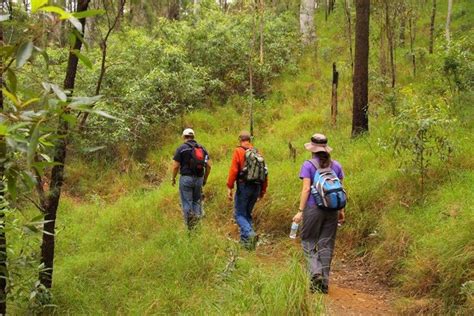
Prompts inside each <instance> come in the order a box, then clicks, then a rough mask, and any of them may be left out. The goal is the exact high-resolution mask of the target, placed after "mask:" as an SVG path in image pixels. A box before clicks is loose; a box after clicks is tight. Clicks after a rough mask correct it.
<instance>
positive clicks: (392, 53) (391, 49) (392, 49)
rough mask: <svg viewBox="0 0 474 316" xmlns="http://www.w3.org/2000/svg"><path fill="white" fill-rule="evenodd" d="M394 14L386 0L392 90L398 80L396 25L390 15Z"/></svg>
mask: <svg viewBox="0 0 474 316" xmlns="http://www.w3.org/2000/svg"><path fill="white" fill-rule="evenodd" d="M391 14H394V12H390V8H389V4H388V0H385V31H386V35H387V41H388V52H389V57H390V75H391V79H392V81H391V85H392V88H395V78H396V73H395V47H394V46H395V45H394V40H393V39H394V35H395V32H394V30H393V28H394V27H395V25H393V24H394V23H391V20H390V15H391Z"/></svg>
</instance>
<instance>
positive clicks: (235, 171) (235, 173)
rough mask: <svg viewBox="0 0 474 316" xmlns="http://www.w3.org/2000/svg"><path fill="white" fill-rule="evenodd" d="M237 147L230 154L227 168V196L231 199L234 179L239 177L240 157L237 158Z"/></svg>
mask: <svg viewBox="0 0 474 316" xmlns="http://www.w3.org/2000/svg"><path fill="white" fill-rule="evenodd" d="M238 150H239V149H238V148H236V149H235V150H234V154H233V155H232V162H231V164H230V169H229V177H228V178H227V198H228V199H229V200H230V201H232V198H233V190H234V184H235V181H237V178H238V177H239V167H240V166H239V164H240V159H239V151H238Z"/></svg>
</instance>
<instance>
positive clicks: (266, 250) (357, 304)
mask: <svg viewBox="0 0 474 316" xmlns="http://www.w3.org/2000/svg"><path fill="white" fill-rule="evenodd" d="M235 234H236V232H235V231H234V232H233V235H235ZM288 246H290V247H295V249H298V250H299V243H298V242H294V243H293V242H291V243H288V242H275V241H274V240H272V239H271V237H269V236H268V237H267V238H264V242H262V244H261V245H260V246H259V247H258V248H257V254H258V257H259V258H260V259H261V260H262V262H265V264H270V263H272V264H278V262H281V260H285V256H287V255H288ZM383 281H384V280H383V277H382V276H379V275H377V274H376V273H373V271H371V270H370V269H369V267H368V266H367V265H366V264H365V263H364V259H363V258H358V259H353V260H348V259H345V258H337V255H336V257H335V260H334V262H333V264H332V270H331V283H330V287H329V294H328V295H325V296H324V300H323V301H324V305H325V309H326V310H325V315H329V316H342V315H343V316H352V315H364V316H366V315H395V314H396V313H395V310H394V309H393V306H392V303H393V301H394V299H395V296H394V294H393V293H391V292H390V290H389V288H388V287H387V286H386V285H384V284H383Z"/></svg>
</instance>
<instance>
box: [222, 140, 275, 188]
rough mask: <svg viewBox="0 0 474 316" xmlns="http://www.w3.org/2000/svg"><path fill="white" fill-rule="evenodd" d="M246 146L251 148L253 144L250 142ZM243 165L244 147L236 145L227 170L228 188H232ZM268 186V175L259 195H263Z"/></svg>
mask: <svg viewBox="0 0 474 316" xmlns="http://www.w3.org/2000/svg"><path fill="white" fill-rule="evenodd" d="M248 148H253V145H252V144H250V145H249V146H248ZM244 167H245V149H244V148H242V147H237V148H236V149H235V150H234V154H233V155H232V163H231V165H230V170H229V177H228V179H227V187H228V188H229V189H233V188H234V184H235V182H236V181H238V179H239V173H240V171H241V170H242V169H244ZM267 187H268V177H267V179H266V180H265V183H264V184H263V186H262V192H261V195H262V196H263V195H264V194H265V192H267Z"/></svg>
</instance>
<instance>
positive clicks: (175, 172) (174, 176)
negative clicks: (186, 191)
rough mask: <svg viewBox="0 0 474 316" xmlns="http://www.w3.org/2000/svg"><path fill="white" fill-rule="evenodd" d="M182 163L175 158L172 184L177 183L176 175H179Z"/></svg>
mask: <svg viewBox="0 0 474 316" xmlns="http://www.w3.org/2000/svg"><path fill="white" fill-rule="evenodd" d="M180 165H181V164H180V163H179V161H176V160H173V166H172V168H173V176H172V178H171V185H173V186H174V185H175V184H176V177H177V176H178V172H179V167H180Z"/></svg>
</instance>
